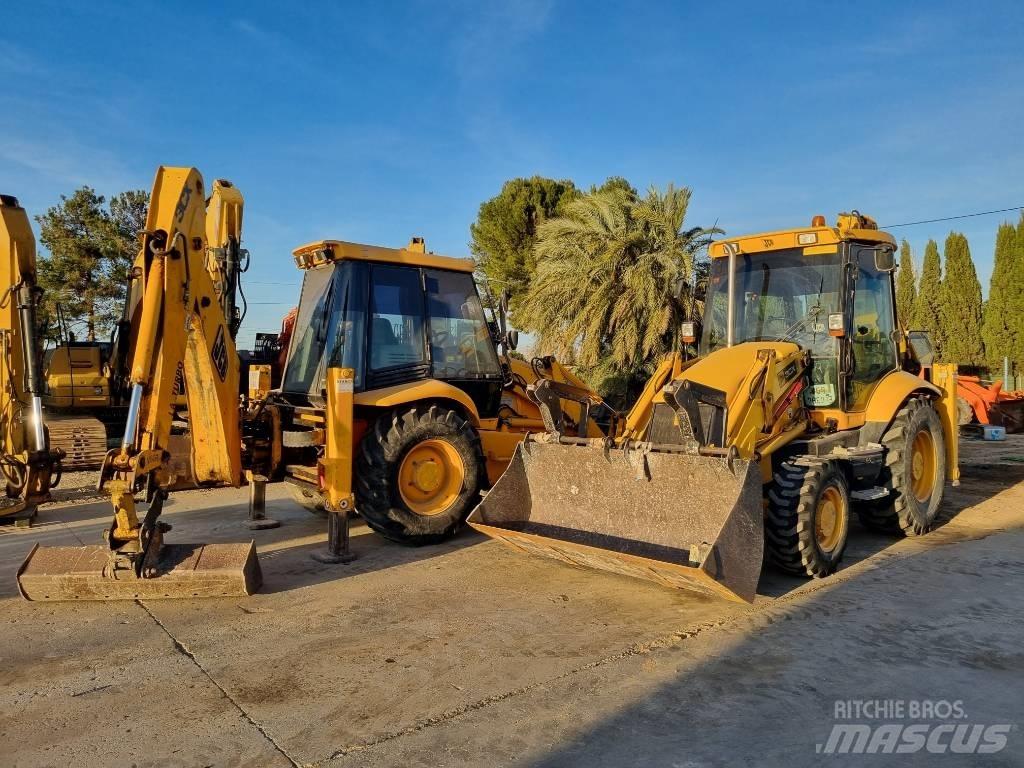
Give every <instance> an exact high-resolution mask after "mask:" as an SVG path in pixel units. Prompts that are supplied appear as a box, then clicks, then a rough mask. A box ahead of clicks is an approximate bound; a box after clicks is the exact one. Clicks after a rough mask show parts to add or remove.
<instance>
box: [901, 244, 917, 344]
mask: <svg viewBox="0 0 1024 768" xmlns="http://www.w3.org/2000/svg"><path fill="white" fill-rule="evenodd" d="M916 282H917V279H916V277H915V275H914V257H913V255H912V254H911V253H910V243H908V242H907V241H906V240H904V241H903V243H902V244H901V245H900V269H899V272H897V273H896V315H897V317H898V318H899V321H900V323H901V324H902V325H903V327H904V328H908V327H909V326H910V324H911V322H912V320H913V316H914V304H915V303H916V302H917V285H916Z"/></svg>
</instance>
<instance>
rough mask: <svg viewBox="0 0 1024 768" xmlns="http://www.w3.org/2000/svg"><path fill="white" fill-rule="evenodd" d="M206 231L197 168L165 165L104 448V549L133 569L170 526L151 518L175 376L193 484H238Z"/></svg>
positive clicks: (227, 365) (233, 363) (232, 405)
mask: <svg viewBox="0 0 1024 768" xmlns="http://www.w3.org/2000/svg"><path fill="white" fill-rule="evenodd" d="M206 232H207V228H206V207H205V203H204V191H203V179H202V176H201V175H200V174H199V172H198V171H197V170H196V169H194V168H169V167H161V168H160V169H159V170H158V171H157V175H156V179H155V181H154V183H153V192H152V195H151V197H150V205H149V213H148V215H147V218H146V230H145V232H144V233H143V235H142V252H141V257H140V259H139V260H138V261H137V265H140V263H141V268H142V275H141V276H140V277H139V278H138V279H139V280H141V285H142V308H141V312H140V313H139V316H138V317H139V320H138V329H137V333H136V334H135V335H134V343H133V345H132V347H131V348H130V349H129V352H128V370H129V372H130V373H129V389H130V393H131V395H130V402H129V408H128V415H127V420H126V426H125V434H124V440H123V442H122V444H121V447H120V449H115V450H113V451H111V452H110V453H108V454H107V458H106V459H105V461H104V465H103V469H102V470H101V476H100V486H101V488H102V489H103V490H104V491H105V492H107V493H109V494H110V497H111V500H112V502H113V505H114V513H115V519H114V524H113V525H112V526H111V529H110V532H109V537H108V541H109V544H110V547H111V549H112V550H115V551H116V552H119V553H120V554H122V555H124V556H125V557H127V558H128V559H130V560H131V561H132V564H133V565H135V566H136V569H139V568H143V570H144V566H143V564H142V563H141V562H140V561H141V560H146V561H149V562H154V561H155V560H154V558H156V557H158V556H159V551H158V550H159V546H160V544H161V538H162V536H161V534H162V533H163V531H166V530H168V529H169V526H166V525H164V524H162V523H160V524H158V523H157V520H156V518H157V517H158V515H159V513H160V506H161V503H162V501H163V499H164V498H165V497H166V493H167V490H166V489H167V488H168V487H169V486H170V485H171V484H172V483H173V481H174V478H173V477H172V476H171V473H170V464H169V454H168V452H167V446H168V441H169V438H170V435H171V422H172V418H173V415H174V396H175V381H176V378H177V376H178V375H183V376H184V380H185V389H186V393H187V400H188V412H189V423H190V432H191V438H192V471H193V475H194V478H195V480H196V482H197V483H199V484H204V483H226V484H229V485H234V486H237V485H239V483H240V477H241V456H240V439H239V414H238V407H239V406H238V357H237V354H236V353H235V345H234V342H233V340H232V337H231V333H230V330H229V326H228V323H227V319H226V318H225V316H224V311H223V310H222V308H221V305H220V302H219V301H218V295H217V292H216V290H215V287H214V285H213V281H212V280H211V277H210V274H209V272H208V271H207V269H206V259H207V241H206ZM143 488H146V490H147V500H148V501H150V502H151V505H150V510H149V513H148V514H147V516H146V519H145V520H144V521H143V522H142V523H140V522H139V519H138V517H137V515H136V512H135V501H134V493H135V492H137V491H140V490H142V489H143ZM150 550H155V551H150ZM125 565H126V563H124V562H122V563H121V566H122V567H124V566H125ZM139 575H145V574H144V573H140V574H139Z"/></svg>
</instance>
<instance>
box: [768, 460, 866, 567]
mask: <svg viewBox="0 0 1024 768" xmlns="http://www.w3.org/2000/svg"><path fill="white" fill-rule="evenodd" d="M849 532H850V489H849V486H848V484H847V482H846V476H845V475H844V474H843V471H842V469H841V468H840V467H839V465H838V464H837V463H836V462H834V461H829V460H827V459H818V458H814V457H810V456H801V457H799V458H794V459H789V460H786V461H783V462H782V463H781V464H780V465H779V467H778V469H776V471H775V473H774V481H773V483H772V487H771V489H770V490H769V491H768V510H767V517H766V520H765V545H766V548H767V551H768V556H769V559H770V560H771V561H772V562H773V563H774V564H775V565H776V566H777V567H778V568H779V569H781V570H783V571H785V572H786V573H792V574H795V575H799V576H810V577H813V578H823V577H825V576H829V575H831V574H833V573H835V571H836V569H837V568H838V567H839V563H840V561H841V560H842V558H843V551H844V550H845V549H846V538H847V535H848V534H849Z"/></svg>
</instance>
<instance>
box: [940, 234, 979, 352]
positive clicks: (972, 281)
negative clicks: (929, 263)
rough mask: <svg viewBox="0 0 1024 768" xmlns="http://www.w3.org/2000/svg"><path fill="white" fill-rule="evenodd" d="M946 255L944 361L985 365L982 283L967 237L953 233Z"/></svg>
mask: <svg viewBox="0 0 1024 768" xmlns="http://www.w3.org/2000/svg"><path fill="white" fill-rule="evenodd" d="M945 255H946V265H945V267H946V269H945V272H946V274H945V277H944V278H943V280H942V292H941V294H940V296H941V303H940V305H939V320H940V323H941V327H942V336H943V344H944V346H943V348H942V354H943V358H944V360H945V361H946V362H949V363H957V364H959V365H982V364H984V362H985V347H984V344H983V343H982V340H981V283H979V282H978V273H977V272H975V270H974V262H973V261H972V260H971V249H970V247H969V246H968V244H967V238H966V237H964V235H962V234H960V233H959V232H950V233H949V237H947V238H946V247H945Z"/></svg>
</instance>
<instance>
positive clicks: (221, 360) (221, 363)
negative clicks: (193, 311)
mask: <svg viewBox="0 0 1024 768" xmlns="http://www.w3.org/2000/svg"><path fill="white" fill-rule="evenodd" d="M210 357H212V358H213V367H214V369H215V370H216V371H217V375H218V376H220V380H221V381H224V379H225V378H226V377H227V375H228V352H227V349H226V348H225V346H224V326H223V325H221V326H218V327H217V337H216V338H215V339H214V340H213V346H212V347H210Z"/></svg>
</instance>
